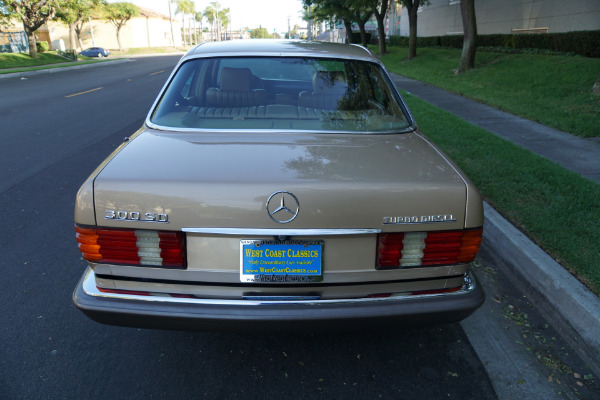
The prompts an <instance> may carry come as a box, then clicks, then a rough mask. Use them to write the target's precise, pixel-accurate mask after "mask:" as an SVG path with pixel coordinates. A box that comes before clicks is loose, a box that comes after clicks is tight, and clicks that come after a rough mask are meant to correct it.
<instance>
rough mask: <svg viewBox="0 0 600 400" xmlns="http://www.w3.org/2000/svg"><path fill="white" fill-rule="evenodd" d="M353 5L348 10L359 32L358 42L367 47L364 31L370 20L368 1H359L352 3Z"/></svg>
mask: <svg viewBox="0 0 600 400" xmlns="http://www.w3.org/2000/svg"><path fill="white" fill-rule="evenodd" d="M353 3H354V4H353V5H352V7H351V8H350V10H351V11H352V13H353V14H354V21H355V22H356V24H357V25H358V30H359V31H360V42H361V44H362V45H363V46H365V47H367V44H368V43H367V30H366V29H365V25H366V24H367V22H369V20H370V19H371V15H373V12H372V11H371V9H370V8H369V1H365V0H360V1H354V2H353Z"/></svg>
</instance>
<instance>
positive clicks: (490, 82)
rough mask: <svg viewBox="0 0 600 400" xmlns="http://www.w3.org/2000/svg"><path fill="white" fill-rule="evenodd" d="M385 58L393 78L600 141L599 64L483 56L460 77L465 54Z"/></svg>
mask: <svg viewBox="0 0 600 400" xmlns="http://www.w3.org/2000/svg"><path fill="white" fill-rule="evenodd" d="M388 51H389V54H387V55H385V56H383V57H381V60H382V61H383V62H384V63H385V65H386V68H387V69H388V70H389V71H390V72H394V73H398V74H401V75H404V76H407V77H410V78H414V79H417V80H420V81H423V82H428V83H431V84H433V85H435V86H438V87H441V88H444V89H446V90H449V91H451V92H454V93H458V94H461V95H463V96H466V97H469V98H472V99H475V100H478V101H480V102H482V103H486V104H489V105H492V106H494V107H496V108H499V109H501V110H505V111H508V112H510V113H512V114H515V115H519V116H522V117H525V118H528V119H531V120H534V121H538V122H540V123H542V124H544V125H548V126H552V127H555V128H557V129H560V130H563V131H566V132H569V133H572V134H575V135H579V136H583V137H598V136H600V97H599V96H596V95H594V94H593V92H592V87H593V85H594V82H595V81H596V79H597V78H598V74H600V59H594V58H585V57H568V56H546V55H530V54H502V53H488V52H478V53H477V58H476V68H475V69H474V70H472V71H469V72H467V73H465V74H462V75H460V76H455V74H454V69H455V68H456V67H457V66H458V61H459V59H460V50H456V49H438V48H419V49H418V50H417V54H418V56H417V57H416V58H415V59H413V60H411V61H405V59H406V57H407V54H408V49H406V48H400V47H388Z"/></svg>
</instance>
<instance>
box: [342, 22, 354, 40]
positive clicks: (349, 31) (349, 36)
mask: <svg viewBox="0 0 600 400" xmlns="http://www.w3.org/2000/svg"><path fill="white" fill-rule="evenodd" d="M342 22H344V28H346V43H352V22H350V21H348V20H347V19H345V18H342Z"/></svg>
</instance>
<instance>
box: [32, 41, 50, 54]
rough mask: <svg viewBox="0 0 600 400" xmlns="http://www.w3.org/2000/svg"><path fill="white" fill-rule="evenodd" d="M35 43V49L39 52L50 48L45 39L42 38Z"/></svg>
mask: <svg viewBox="0 0 600 400" xmlns="http://www.w3.org/2000/svg"><path fill="white" fill-rule="evenodd" d="M35 45H36V47H37V51H38V52H39V53H43V52H45V51H48V50H50V45H49V44H48V42H47V41H45V40H42V41H41V42H37V43H36V44H35Z"/></svg>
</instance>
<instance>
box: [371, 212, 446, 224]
mask: <svg viewBox="0 0 600 400" xmlns="http://www.w3.org/2000/svg"><path fill="white" fill-rule="evenodd" d="M444 222H456V218H454V216H453V215H452V214H441V215H421V216H418V215H407V216H403V217H383V225H408V224H434V223H444Z"/></svg>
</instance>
